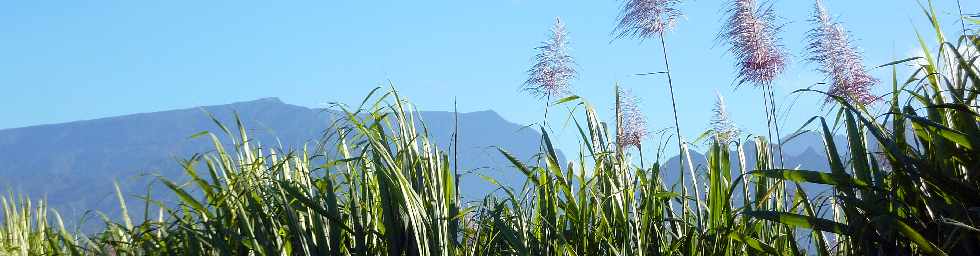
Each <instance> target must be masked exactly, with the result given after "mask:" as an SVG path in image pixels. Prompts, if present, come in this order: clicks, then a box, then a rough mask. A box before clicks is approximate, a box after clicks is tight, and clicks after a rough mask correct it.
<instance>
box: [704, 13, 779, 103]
mask: <svg viewBox="0 0 980 256" xmlns="http://www.w3.org/2000/svg"><path fill="white" fill-rule="evenodd" d="M728 15H729V18H728V21H727V22H726V23H725V27H724V29H723V30H722V32H721V34H720V35H719V37H721V38H722V39H723V40H725V41H728V42H729V43H730V44H731V47H730V48H729V51H730V52H731V53H732V55H734V57H735V59H736V60H737V63H736V64H735V66H736V68H737V69H738V77H739V83H738V84H744V83H751V84H754V85H762V86H765V85H770V84H771V83H772V81H773V80H775V79H776V77H777V76H779V74H781V73H782V72H783V71H784V70H785V68H786V51H785V50H784V49H783V46H782V45H780V44H779V38H778V37H777V36H776V35H777V33H778V32H779V28H778V27H775V26H773V24H772V23H773V22H774V20H775V17H776V16H775V14H774V13H773V11H772V8H762V9H760V8H759V7H758V4H757V3H756V1H755V0H733V1H732V6H731V7H730V9H728Z"/></svg>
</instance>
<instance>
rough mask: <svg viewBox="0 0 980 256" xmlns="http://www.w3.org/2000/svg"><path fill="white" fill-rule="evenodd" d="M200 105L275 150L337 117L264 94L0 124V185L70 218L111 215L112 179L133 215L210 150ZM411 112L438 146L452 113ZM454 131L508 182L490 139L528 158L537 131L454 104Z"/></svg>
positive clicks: (481, 186) (474, 195)
mask: <svg viewBox="0 0 980 256" xmlns="http://www.w3.org/2000/svg"><path fill="white" fill-rule="evenodd" d="M208 113H211V114H213V115H214V116H215V117H216V119H218V120H219V121H221V122H223V123H224V124H227V125H229V126H231V125H233V124H234V121H235V119H234V118H235V114H236V113H237V115H238V116H239V117H240V118H241V120H242V121H243V123H244V124H245V127H247V128H248V133H249V136H250V137H251V138H253V139H254V140H255V141H256V142H258V143H261V144H262V145H265V146H267V147H268V146H272V147H274V148H279V147H280V145H281V147H282V148H284V149H302V147H303V146H304V145H305V144H309V145H314V144H316V142H317V140H318V139H320V138H322V137H323V134H324V131H325V129H327V128H328V126H329V125H330V124H331V122H332V121H333V120H335V118H337V117H339V116H340V115H339V113H338V112H335V111H331V110H324V109H311V108H306V107H301V106H295V105H290V104H286V103H283V102H282V101H280V100H279V99H276V98H266V99H259V100H254V101H248V102H239V103H233V104H228V105H218V106H206V107H199V108H189V109H180V110H171V111H162V112H155V113H144V114H134V115H126V116H118V117H110V118H102V119H96V120H87V121H77V122H70V123H62V124H51V125H40V126H32V127H24V128H15V129H6V130H0V162H2V163H3V164H0V191H4V192H7V191H10V192H12V193H13V194H15V195H28V196H30V197H32V198H46V199H47V200H48V202H49V205H50V206H51V207H53V208H55V209H57V210H59V212H60V213H61V214H62V215H64V216H65V217H66V219H67V220H73V219H77V218H79V217H81V216H83V215H84V214H85V213H86V210H90V209H91V210H98V211H102V212H105V213H107V214H109V216H114V215H115V213H117V212H118V211H119V206H118V201H117V200H116V197H115V194H114V193H115V192H114V188H113V182H114V181H118V183H119V184H120V187H121V190H122V194H123V195H125V196H126V197H127V201H128V202H129V204H130V207H129V208H130V209H131V214H132V215H134V216H141V214H142V211H141V210H142V207H143V204H142V201H141V200H140V199H139V198H140V196H142V195H145V194H146V193H147V191H148V189H149V190H152V192H153V194H154V195H155V196H154V198H157V197H158V196H159V195H165V194H168V193H166V191H165V190H163V189H162V188H161V186H159V184H157V185H153V186H148V185H150V184H152V183H153V181H154V180H155V177H156V176H157V175H159V176H163V177H168V178H171V179H177V180H180V178H181V177H183V172H182V171H181V169H180V167H179V162H178V160H180V159H186V158H189V157H191V156H192V155H193V154H195V153H204V152H208V151H209V150H212V146H211V142H210V140H209V139H207V138H206V137H201V138H190V137H191V136H192V135H194V134H197V133H199V132H202V131H211V132H213V133H215V134H222V133H221V132H220V128H218V126H217V125H216V124H215V123H214V122H213V121H212V120H211V118H210V117H209V115H208ZM418 114H419V116H420V117H421V119H422V120H424V121H425V124H426V126H427V128H428V131H429V133H430V136H431V139H432V141H433V142H435V143H436V144H437V145H439V146H440V147H442V148H448V147H449V145H450V144H451V136H452V133H453V127H454V122H453V121H454V118H453V117H454V114H453V113H452V112H438V111H423V112H419V113H418ZM459 134H460V140H459V143H460V144H459V157H460V160H459V162H460V167H461V168H463V169H465V170H471V172H473V173H479V174H483V175H487V176H490V177H494V178H496V179H498V180H499V181H500V182H501V183H503V184H509V185H514V186H518V185H520V184H522V183H523V180H524V179H523V178H522V177H523V175H522V174H520V173H519V172H517V171H515V170H513V169H512V168H509V166H510V165H509V163H508V162H507V161H506V160H505V159H504V158H503V157H502V156H501V155H500V153H499V152H497V150H496V149H495V148H494V147H495V146H499V147H501V148H504V149H506V150H508V151H509V152H511V153H512V154H514V155H515V156H517V157H519V158H521V159H526V160H528V161H530V160H531V159H532V158H533V156H534V155H535V154H536V152H538V146H539V142H540V139H541V135H540V134H539V133H538V132H536V131H535V130H534V129H526V128H525V127H524V126H522V125H518V124H515V123H511V122H509V121H507V120H505V119H504V118H502V117H501V116H500V115H498V114H497V113H495V112H493V111H479V112H472V113H460V114H459ZM219 137H222V138H223V136H219ZM461 184H464V185H463V186H462V188H461V191H460V192H461V194H463V196H464V198H465V199H467V200H476V199H480V198H481V196H482V195H484V194H486V193H488V192H490V191H492V190H493V189H495V188H496V187H495V186H494V185H491V184H489V183H488V182H486V181H485V180H483V179H482V178H480V177H479V175H476V174H467V175H464V176H463V177H462V178H461ZM89 217H93V216H92V215H89ZM90 221H91V220H90ZM95 222H98V221H97V220H96V221H95Z"/></svg>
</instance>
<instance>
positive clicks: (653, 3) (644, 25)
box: [615, 0, 681, 39]
mask: <svg viewBox="0 0 980 256" xmlns="http://www.w3.org/2000/svg"><path fill="white" fill-rule="evenodd" d="M678 3H680V0H627V2H626V3H625V4H623V10H622V12H621V13H620V14H619V25H616V29H615V31H619V33H618V35H617V36H616V37H636V38H641V39H643V38H649V37H654V36H657V35H661V34H663V33H665V32H668V31H670V30H671V29H672V28H673V27H674V24H675V23H676V22H677V19H678V18H679V17H680V16H681V11H680V10H679V9H677V7H676V5H677V4H678Z"/></svg>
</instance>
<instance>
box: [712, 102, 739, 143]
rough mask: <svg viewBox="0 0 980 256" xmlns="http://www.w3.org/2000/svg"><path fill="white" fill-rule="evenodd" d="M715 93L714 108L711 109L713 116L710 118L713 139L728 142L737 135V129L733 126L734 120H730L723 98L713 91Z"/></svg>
mask: <svg viewBox="0 0 980 256" xmlns="http://www.w3.org/2000/svg"><path fill="white" fill-rule="evenodd" d="M715 94H716V95H717V96H718V97H717V99H715V108H714V110H713V112H714V116H713V117H712V118H711V128H712V130H714V133H715V139H717V140H718V142H719V143H728V142H730V141H732V140H733V139H736V138H737V137H738V134H739V130H738V128H737V127H736V126H735V122H734V121H732V119H731V117H730V116H729V115H728V106H727V105H725V98H724V97H722V96H721V94H719V93H718V92H715Z"/></svg>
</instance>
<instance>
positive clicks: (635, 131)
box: [616, 88, 648, 149]
mask: <svg viewBox="0 0 980 256" xmlns="http://www.w3.org/2000/svg"><path fill="white" fill-rule="evenodd" d="M617 94H619V95H617V97H619V102H620V103H619V104H620V106H619V111H618V112H617V113H616V115H617V116H618V118H617V119H618V120H620V121H621V122H622V123H620V124H619V129H620V130H619V131H616V133H617V134H616V137H617V139H618V141H619V143H620V144H619V148H620V149H625V148H627V147H629V146H636V147H639V146H640V144H641V143H642V142H643V138H644V137H646V135H647V133H648V132H647V120H646V115H644V114H643V111H640V107H639V99H638V98H636V97H635V96H633V93H632V92H630V91H628V90H625V89H622V88H620V89H619V91H618V92H617Z"/></svg>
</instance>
